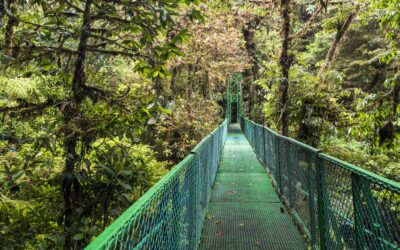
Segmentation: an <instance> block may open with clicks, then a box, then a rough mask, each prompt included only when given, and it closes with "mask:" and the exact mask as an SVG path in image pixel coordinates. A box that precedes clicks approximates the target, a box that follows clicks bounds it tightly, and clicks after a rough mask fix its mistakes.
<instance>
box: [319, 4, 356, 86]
mask: <svg viewBox="0 0 400 250" xmlns="http://www.w3.org/2000/svg"><path fill="white" fill-rule="evenodd" d="M358 11H359V6H357V7H356V10H355V11H354V12H352V13H350V15H349V16H348V17H347V18H346V20H345V22H344V23H343V24H342V25H341V26H340V27H339V29H338V31H337V33H336V36H335V40H333V43H332V44H331V47H330V48H329V50H328V53H327V54H326V57H325V63H324V65H323V66H322V67H321V69H320V70H319V72H318V77H319V78H320V79H321V82H324V81H325V73H326V72H327V71H328V69H329V68H330V67H331V64H332V62H333V61H334V60H335V58H336V56H337V54H338V52H339V49H340V45H341V43H342V41H343V40H344V37H345V36H346V33H347V31H348V30H349V28H350V25H351V23H352V22H353V21H354V19H355V17H356V16H357V14H358Z"/></svg>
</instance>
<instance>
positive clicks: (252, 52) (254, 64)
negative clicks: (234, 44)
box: [242, 17, 261, 81]
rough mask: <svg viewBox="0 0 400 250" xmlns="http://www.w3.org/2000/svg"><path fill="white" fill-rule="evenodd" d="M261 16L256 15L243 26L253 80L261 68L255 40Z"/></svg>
mask: <svg viewBox="0 0 400 250" xmlns="http://www.w3.org/2000/svg"><path fill="white" fill-rule="evenodd" d="M260 21H261V18H260V17H256V18H254V19H253V20H252V21H251V22H249V23H247V24H245V25H244V26H243V29H242V32H243V38H244V41H245V48H246V51H247V55H248V56H249V58H250V62H251V73H252V76H253V81H254V80H256V79H257V78H258V70H259V63H258V59H257V51H256V43H255V41H254V34H255V30H256V27H257V26H258V24H259V23H260Z"/></svg>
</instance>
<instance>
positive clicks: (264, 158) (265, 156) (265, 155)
mask: <svg viewBox="0 0 400 250" xmlns="http://www.w3.org/2000/svg"><path fill="white" fill-rule="evenodd" d="M262 130H263V144H262V145H263V151H264V153H263V161H264V166H265V167H266V168H268V172H269V173H270V174H271V171H270V167H271V166H267V154H266V150H265V148H266V147H267V144H266V143H265V127H264V125H263V126H262Z"/></svg>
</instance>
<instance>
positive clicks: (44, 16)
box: [0, 0, 199, 249]
mask: <svg viewBox="0 0 400 250" xmlns="http://www.w3.org/2000/svg"><path fill="white" fill-rule="evenodd" d="M5 3H6V4H3V6H2V7H3V10H4V12H3V13H5V16H6V17H5V18H6V20H7V25H6V27H5V34H6V35H5V43H4V50H5V51H6V52H7V54H8V56H9V58H8V59H7V60H9V61H10V62H18V63H28V62H32V63H35V62H36V61H37V60H38V59H39V66H40V67H41V71H39V72H30V73H25V74H36V73H37V74H42V75H43V74H47V75H53V76H54V77H55V78H56V85H55V88H58V89H59V90H60V91H62V92H63V94H62V95H53V96H52V95H48V96H43V98H38V100H35V101H34V102H29V101H28V100H27V99H17V100H15V102H14V103H12V104H11V105H6V106H3V107H1V108H0V111H1V112H2V113H5V114H9V115H11V114H13V115H23V114H24V115H31V116H32V115H35V114H36V115H40V114H41V113H42V112H43V111H45V110H53V109H54V108H57V109H58V110H57V111H55V112H59V114H60V119H59V123H60V124H59V127H60V130H59V131H54V132H55V133H57V134H59V135H61V136H62V137H63V140H62V144H63V148H64V151H63V154H64V158H65V163H64V170H63V174H62V181H61V187H62V188H61V189H62V193H63V198H64V209H63V211H62V215H61V216H60V221H61V223H62V224H63V225H64V226H65V228H66V229H65V231H66V243H65V248H66V249H70V248H72V247H73V246H74V244H76V239H73V237H72V234H71V230H72V229H73V228H76V227H77V225H78V224H79V223H81V220H82V218H83V217H85V216H86V214H87V212H88V211H90V209H92V208H93V204H92V203H91V202H88V198H90V195H89V194H88V193H87V192H86V193H85V190H84V187H83V185H84V181H83V180H82V176H84V175H85V173H84V172H85V171H90V170H83V169H82V162H85V155H86V151H87V150H89V149H90V148H91V147H92V145H93V142H94V141H96V140H97V139H98V137H99V136H100V135H101V134H103V135H102V136H101V137H104V133H106V135H108V137H111V138H112V137H114V136H115V135H116V134H120V135H121V134H125V135H129V134H132V132H131V131H132V130H134V129H135V128H139V127H140V124H141V123H143V120H146V119H148V118H149V117H151V113H153V112H157V109H156V107H157V106H155V108H152V109H149V110H146V109H143V108H142V107H140V109H139V112H138V113H137V114H136V115H132V114H129V113H130V110H129V108H130V107H129V106H130V104H131V103H132V101H133V100H132V99H131V98H132V97H134V96H133V94H132V93H131V88H130V87H129V86H126V87H125V88H124V89H123V91H121V90H118V89H116V87H118V85H115V84H111V85H104V84H101V83H100V84H99V83H96V81H94V79H93V72H95V71H96V66H97V65H95V64H94V65H93V61H96V60H105V61H106V60H110V59H111V58H113V57H123V58H128V59H131V60H133V61H134V62H135V65H136V66H135V69H136V70H138V71H140V72H142V73H143V74H145V75H146V76H147V77H150V78H155V79H158V78H159V77H164V76H165V75H167V72H166V68H165V66H164V63H165V62H166V61H167V60H168V59H170V58H172V57H173V56H174V55H177V54H180V52H179V49H178V47H177V43H179V42H181V41H182V37H183V36H185V35H186V32H185V31H183V30H176V32H175V35H174V36H173V37H172V38H168V37H167V34H168V31H170V30H171V29H175V20H174V19H175V18H176V16H178V15H179V9H180V6H181V1H179V0H176V1H167V2H166V1H158V0H153V1H146V2H143V1H139V2H137V1H130V0H126V1H98V0H80V1H69V0H67V1H65V0H62V1H61V0H60V1H54V2H51V3H49V2H48V1H34V2H32V3H29V4H25V5H23V6H19V7H18V8H17V6H16V5H17V4H18V2H17V1H11V2H9V3H7V2H5ZM190 3H192V1H186V4H190ZM196 11H197V10H196V8H193V13H195V12H196ZM191 14H192V13H189V16H188V17H190V18H193V16H192V15H191ZM196 15H197V16H199V14H198V13H197V12H196ZM18 24H19V26H18V30H17V31H16V32H14V29H15V27H16V26H17V25H18ZM11 51H12V52H11ZM52 60H55V61H57V62H58V63H57V65H54V64H52V63H51V61H52ZM88 71H89V72H91V73H92V74H91V75H88ZM142 105H143V104H142ZM100 106H101V107H102V108H103V109H104V110H103V111H102V112H104V113H99V114H98V116H96V115H93V114H89V113H87V110H88V109H89V110H90V109H91V108H94V109H96V108H99V107H100ZM110 111H111V112H117V113H121V114H125V115H124V116H122V115H121V116H120V117H119V118H118V119H119V121H118V122H116V121H117V120H118V119H116V117H115V115H111V114H109V115H108V114H107V115H106V113H107V112H110ZM34 112H36V113H34ZM129 115H130V116H131V117H128V116H129ZM124 123H125V124H124ZM117 128H118V130H116V129H117ZM87 168H88V169H89V168H90V164H89V163H88V164H87ZM82 171H83V172H82ZM104 216H106V215H104ZM106 221H107V220H106ZM80 244H82V243H80Z"/></svg>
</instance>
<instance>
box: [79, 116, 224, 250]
mask: <svg viewBox="0 0 400 250" xmlns="http://www.w3.org/2000/svg"><path fill="white" fill-rule="evenodd" d="M227 129H228V123H227V121H226V120H225V121H224V122H223V123H222V124H221V125H220V126H219V127H218V128H217V129H215V130H214V131H213V132H212V133H211V134H210V135H209V136H207V137H206V138H205V139H203V140H202V141H201V142H200V143H199V144H198V145H197V146H196V147H195V148H194V149H193V151H192V153H191V154H190V155H189V156H187V157H186V158H185V159H184V160H182V161H181V162H180V163H179V164H178V165H177V166H175V167H174V168H173V169H172V170H171V171H170V172H169V173H168V174H167V175H166V176H164V177H163V178H162V179H161V180H160V181H159V182H158V183H157V184H155V185H154V186H153V187H152V188H151V189H150V190H149V191H147V192H146V193H145V194H144V195H143V196H142V197H141V198H140V199H139V200H138V201H136V202H135V203H134V204H133V205H132V206H131V207H130V208H129V209H128V210H127V211H125V212H124V213H123V214H122V215H121V216H120V217H118V218H117V219H116V220H115V221H114V222H113V223H112V224H111V225H110V226H109V227H108V228H107V229H106V230H105V231H104V232H103V233H101V234H100V235H99V236H98V237H97V238H96V239H95V240H94V241H93V242H92V243H91V244H90V245H89V246H87V247H86V249H88V250H89V249H196V248H197V246H198V244H199V240H200V234H201V229H202V225H203V221H204V218H205V211H206V207H207V205H208V202H209V200H210V195H211V187H212V184H213V183H214V179H215V175H216V171H217V167H218V164H219V160H220V154H221V152H222V149H223V146H224V142H225V138H226V134H227Z"/></svg>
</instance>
